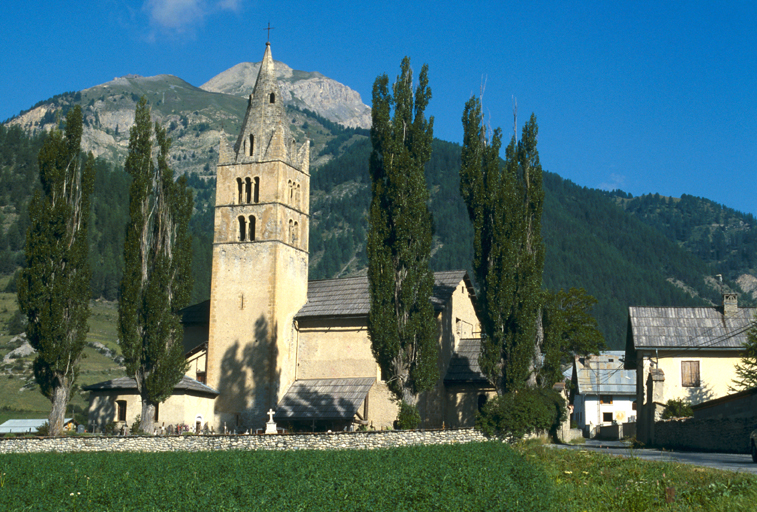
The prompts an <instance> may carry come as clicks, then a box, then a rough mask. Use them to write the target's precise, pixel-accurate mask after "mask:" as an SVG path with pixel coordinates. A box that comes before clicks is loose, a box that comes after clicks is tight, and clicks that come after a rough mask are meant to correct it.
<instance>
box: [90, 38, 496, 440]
mask: <svg viewBox="0 0 757 512" xmlns="http://www.w3.org/2000/svg"><path fill="white" fill-rule="evenodd" d="M218 154H219V158H218V167H217V171H216V205H215V225H214V241H213V263H212V278H211V292H210V300H208V301H205V302H203V303H201V304H197V305H194V306H190V307H188V308H186V309H185V310H184V311H183V324H184V348H185V353H186V356H187V360H188V362H189V364H190V370H189V372H188V374H187V376H186V377H185V378H184V380H182V382H181V383H180V386H178V387H177V391H176V392H175V393H174V396H172V397H171V398H169V399H168V401H167V402H166V403H165V404H161V406H160V407H159V413H158V421H159V422H160V423H163V422H166V423H168V422H171V423H174V424H175V423H177V422H182V423H187V424H189V425H192V426H194V425H195V424H196V423H199V422H200V418H201V421H202V422H203V426H204V425H205V423H208V424H209V425H210V426H212V427H214V428H215V430H216V431H219V430H222V429H223V428H227V429H241V430H252V431H254V430H257V429H259V428H261V427H263V426H264V425H265V423H266V418H267V416H266V414H267V412H268V411H274V412H275V416H274V419H275V421H276V422H278V423H279V424H280V425H283V426H287V427H288V428H294V429H313V430H326V429H331V430H337V429H339V430H342V429H353V428H360V427H364V428H375V429H382V428H389V427H391V426H392V425H393V423H394V421H395V419H396V417H397V404H396V402H395V401H394V400H393V398H392V396H391V393H390V392H389V389H388V387H387V385H386V383H385V381H384V379H383V377H382V375H381V371H380V369H379V366H378V364H377V363H376V361H375V359H374V357H373V354H372V352H371V344H370V340H369V339H368V332H367V319H368V312H369V306H370V298H369V292H368V279H367V277H366V276H365V275H363V276H359V277H350V278H344V279H329V280H322V281H310V282H309V281H308V260H309V252H308V246H309V239H308V238H309V228H310V145H309V141H305V142H304V143H302V144H297V143H296V141H295V139H294V138H293V137H292V134H291V132H290V127H289V119H288V117H287V115H286V112H285V109H284V103H283V101H282V98H281V92H280V90H279V86H278V83H277V80H276V77H275V73H274V62H273V58H272V56H271V49H270V45H269V44H268V43H266V49H265V54H264V56H263V62H262V63H261V66H260V71H259V74H258V78H257V81H256V83H255V87H254V90H253V93H252V94H251V95H250V97H249V101H248V106H247V112H246V115H245V118H244V122H243V123H242V128H241V131H240V133H239V136H238V137H237V139H236V141H235V143H234V144H233V145H231V144H229V143H227V141H226V140H225V138H224V137H223V136H222V138H221V141H220V148H219V152H218ZM434 280H435V286H434V291H433V296H432V297H431V301H432V304H433V306H434V311H435V314H436V319H437V327H438V340H439V349H440V356H439V361H438V369H439V376H440V377H439V380H438V382H437V384H436V386H435V388H434V389H433V390H431V391H429V392H426V393H424V394H422V395H421V397H420V401H419V403H418V408H419V411H420V413H421V418H422V426H423V427H442V426H443V425H444V426H448V427H460V426H472V425H473V423H474V420H475V413H476V412H477V411H478V409H479V408H480V407H481V406H482V405H483V404H484V403H485V402H486V400H487V399H488V397H490V396H492V395H493V394H494V389H493V388H492V387H491V386H490V385H489V384H488V383H487V381H486V379H485V378H484V377H483V375H482V374H481V371H480V368H479V367H478V352H479V350H480V339H479V338H480V325H479V321H478V316H477V313H476V297H475V292H474V290H473V287H472V285H471V282H470V279H469V277H468V275H467V274H466V272H465V271H448V272H436V273H435V275H434ZM127 380H130V379H127ZM116 381H118V382H116ZM132 382H133V381H132ZM129 386H130V385H128V384H127V383H126V382H125V381H122V380H121V379H116V380H114V381H108V382H106V383H100V384H96V385H94V386H89V387H88V389H89V390H90V396H91V399H90V404H91V405H90V421H91V422H95V423H98V424H102V423H103V422H106V421H112V420H113V418H114V417H115V415H118V417H119V418H122V417H124V418H127V419H126V420H125V421H128V418H133V417H134V415H135V414H138V412H132V411H134V410H136V411H140V412H141V406H140V405H139V403H138V396H136V398H134V392H135V388H131V387H129ZM116 388H117V389H116ZM128 390H132V394H131V395H128V393H125V392H126V391H128ZM127 395H128V396H132V398H131V399H129V398H128V396H127ZM178 395H181V396H183V397H184V398H182V399H181V403H180V404H179V403H175V402H176V400H175V399H177V398H178ZM119 402H124V403H125V405H124V407H125V409H126V410H125V411H124V414H121V409H119V408H118V407H121V406H120V405H119ZM169 404H174V405H169ZM169 411H170V412H169Z"/></svg>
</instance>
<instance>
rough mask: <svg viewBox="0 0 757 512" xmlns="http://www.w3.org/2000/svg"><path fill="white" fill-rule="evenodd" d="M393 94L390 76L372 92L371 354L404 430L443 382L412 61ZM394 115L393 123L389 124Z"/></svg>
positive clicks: (424, 92) (423, 83)
mask: <svg viewBox="0 0 757 512" xmlns="http://www.w3.org/2000/svg"><path fill="white" fill-rule="evenodd" d="M400 68H401V75H400V76H399V77H398V78H397V81H396V82H395V83H394V85H393V86H392V93H390V92H389V87H388V82H389V81H388V78H387V76H386V74H384V75H381V76H379V77H378V78H376V81H375V82H374V84H373V106H372V109H371V114H372V118H373V126H372V128H371V142H372V145H373V151H372V153H371V157H370V164H369V169H370V176H371V190H372V200H371V206H370V210H369V225H370V228H369V232H368V241H367V252H368V280H369V283H370V295H371V310H370V314H369V316H368V334H369V336H370V339H371V349H372V351H373V355H374V357H375V358H376V361H377V362H378V364H379V366H380V367H381V371H382V373H383V374H384V376H385V379H386V381H387V385H388V386H389V388H390V389H391V391H392V392H393V393H394V395H395V397H396V398H397V399H398V400H399V401H400V406H401V407H400V410H401V411H402V413H401V414H400V418H399V420H400V423H402V424H403V425H404V426H405V427H408V426H413V425H411V424H410V423H413V422H410V421H409V419H408V418H416V420H415V421H414V422H415V423H417V418H418V416H417V412H416V402H417V397H418V394H419V393H420V392H422V391H424V390H428V389H430V388H431V387H433V385H434V384H435V382H436V380H437V379H438V376H439V374H438V369H437V366H436V365H437V358H438V351H439V348H438V346H437V336H438V332H437V326H436V322H435V320H434V309H433V306H432V304H431V301H430V298H431V294H432V292H433V287H434V277H433V274H432V273H431V271H430V270H429V259H430V256H431V241H432V222H433V221H432V218H431V214H430V212H429V210H428V206H427V203H428V196H429V194H428V189H427V188H426V178H425V175H424V165H425V164H426V162H428V160H429V158H430V156H431V141H432V139H433V124H434V119H433V117H432V118H430V119H428V120H427V119H426V117H425V115H424V111H425V109H426V106H427V105H428V102H429V100H430V99H431V89H430V88H429V87H428V66H427V65H424V66H423V68H422V69H421V73H420V76H419V83H418V87H417V89H416V91H415V97H413V73H412V70H411V69H410V59H409V58H408V57H405V58H404V59H403V60H402V65H401V67H400ZM392 110H393V114H394V116H393V117H392Z"/></svg>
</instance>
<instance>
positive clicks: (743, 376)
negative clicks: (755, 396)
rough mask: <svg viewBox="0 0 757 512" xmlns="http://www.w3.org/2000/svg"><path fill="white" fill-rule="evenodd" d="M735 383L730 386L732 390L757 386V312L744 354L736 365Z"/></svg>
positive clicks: (748, 333)
mask: <svg viewBox="0 0 757 512" xmlns="http://www.w3.org/2000/svg"><path fill="white" fill-rule="evenodd" d="M733 384H734V385H733V386H729V389H730V390H731V391H744V390H747V389H752V388H757V313H755V316H754V321H753V322H752V326H751V327H750V328H749V331H748V332H747V341H746V342H745V343H744V354H743V355H742V356H741V362H740V363H739V364H737V365H736V378H735V379H733Z"/></svg>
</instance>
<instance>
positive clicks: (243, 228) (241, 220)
mask: <svg viewBox="0 0 757 512" xmlns="http://www.w3.org/2000/svg"><path fill="white" fill-rule="evenodd" d="M246 232H247V221H246V220H245V218H244V216H243V215H240V216H239V241H240V242H244V238H245V233H246Z"/></svg>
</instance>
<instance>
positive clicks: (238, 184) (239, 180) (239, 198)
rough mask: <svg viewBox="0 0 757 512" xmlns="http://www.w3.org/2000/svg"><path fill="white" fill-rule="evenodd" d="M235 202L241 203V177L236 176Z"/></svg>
mask: <svg viewBox="0 0 757 512" xmlns="http://www.w3.org/2000/svg"><path fill="white" fill-rule="evenodd" d="M237 189H238V192H239V193H238V194H237V204H242V178H237Z"/></svg>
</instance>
